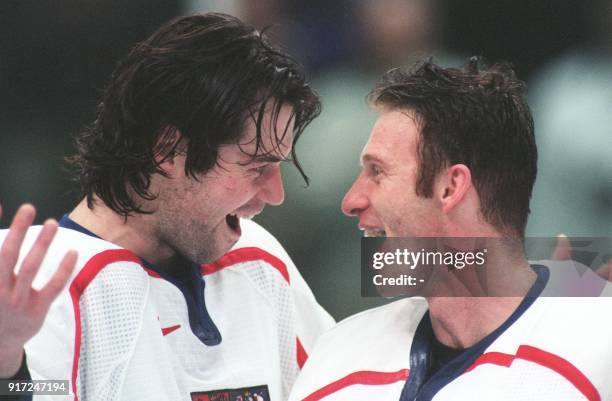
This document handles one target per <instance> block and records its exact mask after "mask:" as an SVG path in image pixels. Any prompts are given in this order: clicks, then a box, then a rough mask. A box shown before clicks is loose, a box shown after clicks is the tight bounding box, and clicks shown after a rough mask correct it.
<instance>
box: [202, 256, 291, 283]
mask: <svg viewBox="0 0 612 401" xmlns="http://www.w3.org/2000/svg"><path fill="white" fill-rule="evenodd" d="M256 260H263V261H264V262H266V263H268V264H270V266H272V267H274V268H275V269H276V270H278V272H279V273H280V274H281V275H282V276H283V278H284V279H285V281H286V282H287V283H288V284H289V271H288V270H287V265H285V262H283V261H282V260H280V259H279V258H277V257H276V256H274V255H272V254H271V253H268V252H266V251H264V250H263V249H261V248H257V247H246V248H238V249H234V250H233V251H230V252H228V253H226V254H225V255H223V256H221V258H220V259H218V260H217V261H216V262H213V263H206V264H203V265H202V266H201V267H200V271H201V272H202V274H203V275H208V274H212V273H216V272H218V271H219V270H222V269H224V268H226V267H229V266H232V265H235V264H237V263H245V262H253V261H256Z"/></svg>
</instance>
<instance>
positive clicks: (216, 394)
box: [191, 385, 270, 401]
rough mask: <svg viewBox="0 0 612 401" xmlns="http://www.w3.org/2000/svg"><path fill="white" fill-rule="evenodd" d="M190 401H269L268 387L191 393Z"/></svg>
mask: <svg viewBox="0 0 612 401" xmlns="http://www.w3.org/2000/svg"><path fill="white" fill-rule="evenodd" d="M191 401H270V393H269V391H268V386H266V385H262V386H254V387H242V388H234V389H223V390H211V391H201V392H194V393H191Z"/></svg>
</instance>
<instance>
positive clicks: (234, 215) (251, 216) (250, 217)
mask: <svg viewBox="0 0 612 401" xmlns="http://www.w3.org/2000/svg"><path fill="white" fill-rule="evenodd" d="M229 215H230V216H233V217H237V218H239V219H244V220H251V219H252V218H253V217H255V215H254V214H238V213H230V214H229Z"/></svg>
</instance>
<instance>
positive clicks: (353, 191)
mask: <svg viewBox="0 0 612 401" xmlns="http://www.w3.org/2000/svg"><path fill="white" fill-rule="evenodd" d="M367 207H368V198H367V196H366V195H365V192H364V191H363V188H362V179H361V176H360V177H357V179H356V180H355V182H354V183H353V185H352V186H351V188H350V189H349V190H348V192H347V193H346V195H344V199H343V200H342V212H343V213H344V214H345V215H347V216H357V217H359V214H360V213H361V212H362V211H364V210H365V209H366V208H367Z"/></svg>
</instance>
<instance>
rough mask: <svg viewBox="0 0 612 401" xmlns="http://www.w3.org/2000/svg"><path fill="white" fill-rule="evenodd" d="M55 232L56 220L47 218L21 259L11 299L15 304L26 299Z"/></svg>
mask: <svg viewBox="0 0 612 401" xmlns="http://www.w3.org/2000/svg"><path fill="white" fill-rule="evenodd" d="M56 232H57V222H56V221H55V220H47V221H46V222H45V224H44V225H43V228H42V229H41V230H40V233H39V234H38V237H36V241H35V242H34V244H33V245H32V248H31V249H30V251H29V252H28V254H27V255H26V257H25V258H24V259H23V262H22V263H21V266H20V268H19V272H18V273H17V278H16V280H15V287H14V288H13V294H12V299H13V301H14V302H16V303H17V304H20V303H22V302H23V301H24V300H26V299H27V297H28V295H29V294H30V291H31V289H32V281H33V280H34V277H35V276H36V273H37V272H38V269H39V268H40V265H41V264H42V261H43V259H44V257H45V255H46V254H47V250H48V249H49V245H51V241H53V237H55V233H56Z"/></svg>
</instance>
